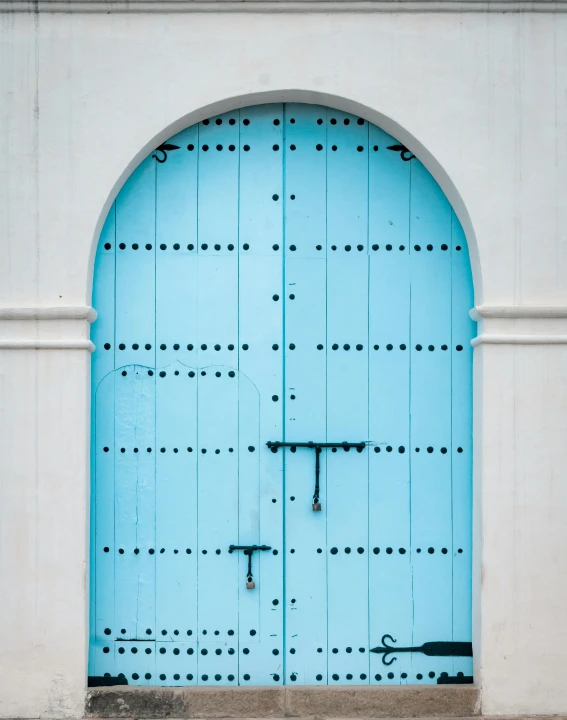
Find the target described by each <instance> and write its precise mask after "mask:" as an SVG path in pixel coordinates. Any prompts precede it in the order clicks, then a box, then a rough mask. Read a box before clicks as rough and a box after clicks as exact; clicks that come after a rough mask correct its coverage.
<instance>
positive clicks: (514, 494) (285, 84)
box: [0, 0, 567, 718]
mask: <svg viewBox="0 0 567 720" xmlns="http://www.w3.org/2000/svg"><path fill="white" fill-rule="evenodd" d="M566 10H567V3H565V2H563V1H562V0H555V1H554V2H539V1H536V2H518V1H517V2H509V1H507V0H505V1H503V2H498V3H496V2H495V3H492V2H484V3H481V2H477V0H463V2H444V1H443V0H437V1H435V2H434V1H433V0H420V1H419V2H406V0H400V1H399V2H383V1H382V0H371V1H370V2H365V1H361V0H341V1H340V2H335V1H333V0H316V1H315V2H307V1H306V0H297V1H296V0H267V1H265V0H257V1H254V2H252V1H245V2H244V3H236V2H232V1H231V0H221V1H218V2H215V1H214V0H211V1H210V2H191V1H190V0H171V1H170V2H159V1H157V0H138V1H137V2H106V1H105V0H100V1H99V0H66V1H65V2H63V1H60V0H36V2H27V1H24V0H13V1H12V2H9V1H6V0H5V1H4V2H3V3H2V5H1V6H0V27H1V45H2V64H1V67H2V70H1V72H0V78H1V82H2V103H1V110H0V113H1V114H0V116H1V128H2V133H1V136H2V143H3V148H2V153H1V157H2V161H1V163H2V165H1V167H2V172H1V180H0V182H1V183H2V203H1V208H2V213H1V217H2V251H3V252H2V262H0V294H1V297H0V368H1V370H0V408H1V410H2V412H1V413H0V448H1V464H0V468H1V474H0V477H1V483H0V532H1V537H2V542H1V547H0V578H1V582H2V592H1V594H0V609H1V613H0V614H1V617H2V622H3V630H2V639H1V640H0V658H1V668H2V672H1V681H0V715H1V716H2V717H29V718H32V717H64V716H65V717H78V716H82V715H83V713H84V707H85V697H86V693H87V663H88V629H89V587H88V578H89V572H88V564H89V514H90V510H89V507H90V484H89V483H90V479H89V467H90V417H91V408H90V367H91V360H90V357H91V356H90V354H91V352H92V349H93V345H92V343H91V341H90V323H91V322H92V321H93V320H94V319H95V317H96V310H97V308H96V307H95V308H94V309H93V307H92V283H93V265H94V258H95V253H96V248H97V244H98V240H99V236H100V233H101V229H102V226H103V223H104V221H105V218H106V215H107V213H108V210H109V208H110V207H111V205H112V203H113V201H114V199H115V198H116V196H117V194H118V193H119V191H120V189H121V187H122V186H123V184H124V182H125V181H126V180H127V178H128V177H129V176H130V174H131V172H132V171H133V169H134V168H135V167H136V166H137V165H138V164H139V162H140V161H141V159H142V158H144V157H146V156H147V155H148V154H149V153H150V152H151V151H152V150H153V149H155V148H157V147H158V146H159V145H160V144H161V143H163V142H164V141H165V140H167V139H168V138H170V137H171V136H173V135H174V134H175V133H177V132H179V131H181V130H183V129H184V128H186V127H188V126H190V125H193V124H194V123H198V122H200V121H202V120H203V119H205V118H209V117H211V116H216V115H218V114H220V113H224V112H228V111H231V110H235V109H239V108H244V107H247V106H252V105H259V104H265V103H308V104H317V105H324V106H329V107H331V108H336V109H337V110H339V111H343V112H347V113H352V114H354V115H357V116H359V117H361V118H364V119H365V120H367V121H369V122H372V123H374V124H376V125H377V126H379V127H380V128H382V129H383V130H384V131H385V132H387V133H389V134H390V135H392V136H394V137H395V138H397V139H399V141H400V142H402V143H403V144H404V146H405V147H407V148H408V149H409V150H410V151H411V152H412V153H414V154H415V155H416V156H417V157H418V158H419V159H420V160H421V162H423V164H424V165H425V166H426V168H427V169H428V170H429V172H430V173H431V174H432V176H433V177H434V178H435V180H436V181H437V182H438V183H439V184H440V186H441V188H442V189H443V191H444V192H445V194H446V196H447V198H448V200H449V202H450V203H451V205H452V207H453V209H454V211H455V213H456V214H457V216H458V218H459V220H460V223H461V224H462V227H463V229H464V232H465V234H466V238H467V242H468V246H469V250H470V255H471V263H472V272H473V281H474V296H475V300H474V308H471V312H472V314H473V317H474V319H475V320H478V333H477V337H476V338H475V339H474V340H473V341H472V344H473V347H474V384H473V388H474V389H473V397H474V434H473V443H474V518H473V520H474V522H473V541H474V542H473V544H474V553H473V647H474V680H475V685H476V687H477V688H478V691H479V698H480V705H479V710H480V711H481V712H482V713H483V714H503V715H504V714H540V715H545V714H564V713H567V685H566V683H565V679H564V668H565V664H566V661H567V643H566V641H565V639H566V637H567V614H566V613H565V605H566V603H567V580H566V578H565V572H564V559H563V555H564V547H565V538H566V532H567V531H566V529H565V521H564V518H565V513H566V511H567V487H566V484H565V478H564V476H565V472H564V467H565V465H566V464H567V445H566V443H565V432H566V430H567V384H566V382H565V368H566V366H567V281H566V280H565V278H566V277H567V233H566V230H565V227H566V223H567V202H566V191H567V141H566V139H567V91H566V90H567V15H566V14H565V12H566Z"/></svg>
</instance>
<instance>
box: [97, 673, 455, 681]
mask: <svg viewBox="0 0 567 720" xmlns="http://www.w3.org/2000/svg"><path fill="white" fill-rule="evenodd" d="M457 674H458V675H461V676H462V675H463V673H457ZM428 675H429V677H430V678H434V677H435V673H434V672H433V671H432V672H430V673H428ZM440 676H441V677H443V676H445V677H447V676H448V673H441V674H440ZM105 677H110V673H105ZM118 677H119V678H125V677H126V676H125V675H124V673H118ZM214 677H215V680H216V681H217V682H218V681H220V680H222V675H221V674H220V673H217V674H216V675H215V676H214ZM400 677H401V678H402V679H403V680H405V679H406V678H407V677H408V674H407V673H405V672H403V673H400ZM415 677H416V679H417V680H423V675H422V673H417V674H416V676H415ZM144 678H145V679H146V680H151V678H152V675H151V673H146V674H145V675H144ZM186 678H187V680H193V674H192V673H188V674H187V675H186ZM272 678H273V680H274V681H275V682H278V681H279V680H280V676H279V675H278V674H277V673H274V674H272ZM332 678H333V680H335V681H336V680H340V676H339V675H338V674H337V673H333V675H332ZM345 678H346V679H347V680H352V679H353V675H352V673H347V674H346V675H345ZM366 678H367V675H366V673H361V674H360V679H361V680H366ZM388 678H389V679H390V680H391V679H393V678H394V673H393V672H389V673H388ZM132 679H133V680H139V679H140V675H139V674H138V673H132ZM159 679H160V680H167V675H166V674H165V673H161V674H160V676H159ZM173 679H174V680H180V679H181V676H180V675H179V673H175V674H174V675H173ZM208 679H209V676H208V675H207V674H203V675H201V680H203V681H205V682H206V681H207V680H208ZM226 679H227V680H228V681H229V682H232V681H233V680H234V675H232V674H230V675H227V676H226ZM242 679H243V680H246V681H248V680H250V675H249V673H244V675H243V676H242ZM289 679H290V680H291V681H292V682H295V681H296V680H297V675H296V674H295V673H292V674H291V675H290V676H289ZM315 679H316V680H318V681H319V682H320V681H321V680H322V679H323V675H321V673H319V674H317V675H316V676H315ZM374 679H375V680H377V681H378V682H380V680H382V675H380V674H376V675H374Z"/></svg>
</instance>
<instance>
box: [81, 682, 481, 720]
mask: <svg viewBox="0 0 567 720" xmlns="http://www.w3.org/2000/svg"><path fill="white" fill-rule="evenodd" d="M478 712H479V691H478V688H477V687H476V686H475V685H441V686H440V685H403V686H383V687H375V686H367V685H366V686H359V687H310V686H303V687H293V688H291V687H277V688H266V687H251V688H247V687H237V688H227V687H225V688H208V687H197V688H195V687H177V688H175V687H167V688H164V687H125V686H123V685H119V686H115V687H100V688H90V689H89V690H88V692H87V699H86V706H85V716H86V717H89V718H147V719H148V720H150V719H151V720H158V719H161V718H172V719H174V718H175V719H182V718H202V719H205V718H250V719H251V718H284V717H294V718H317V719H321V718H342V719H343V720H344V719H346V718H410V717H429V718H432V717H445V718H446V717H472V716H474V715H477V714H478Z"/></svg>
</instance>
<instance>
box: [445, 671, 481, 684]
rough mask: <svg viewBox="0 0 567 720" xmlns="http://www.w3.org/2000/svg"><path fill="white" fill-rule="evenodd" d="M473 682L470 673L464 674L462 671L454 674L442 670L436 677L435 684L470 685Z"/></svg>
mask: <svg viewBox="0 0 567 720" xmlns="http://www.w3.org/2000/svg"><path fill="white" fill-rule="evenodd" d="M473 682H474V680H473V676H472V675H465V674H464V673H462V672H459V673H457V674H456V675H449V673H446V672H442V673H441V675H439V677H438V678H437V685H472V683H473Z"/></svg>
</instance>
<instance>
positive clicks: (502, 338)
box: [471, 333, 567, 347]
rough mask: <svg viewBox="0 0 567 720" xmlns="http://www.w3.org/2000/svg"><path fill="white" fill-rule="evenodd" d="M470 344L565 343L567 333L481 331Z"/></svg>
mask: <svg viewBox="0 0 567 720" xmlns="http://www.w3.org/2000/svg"><path fill="white" fill-rule="evenodd" d="M471 345H472V346H473V347H477V346H478V345H567V335H515V334H513V333H510V334H509V335H506V334H501V333H500V334H496V333H481V334H480V335H478V336H477V337H475V338H473V339H472V340H471Z"/></svg>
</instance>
